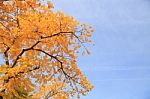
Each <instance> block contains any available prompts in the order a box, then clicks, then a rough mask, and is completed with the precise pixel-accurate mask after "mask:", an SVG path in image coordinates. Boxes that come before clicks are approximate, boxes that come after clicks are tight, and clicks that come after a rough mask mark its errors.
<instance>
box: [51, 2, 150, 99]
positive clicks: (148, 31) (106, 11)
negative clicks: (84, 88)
mask: <svg viewBox="0 0 150 99" xmlns="http://www.w3.org/2000/svg"><path fill="white" fill-rule="evenodd" d="M53 3H54V6H55V9H58V10H61V11H63V12H64V13H65V14H67V15H71V16H74V18H76V19H77V20H79V21H80V22H84V23H87V24H89V25H92V26H93V28H94V30H95V32H94V34H93V37H92V40H93V42H94V43H95V45H96V46H93V47H90V48H89V49H90V50H91V53H92V54H91V55H90V56H84V57H79V60H78V64H79V66H80V68H81V70H82V71H83V72H84V74H85V76H86V77H87V78H88V79H89V80H90V81H91V83H92V84H93V85H94V86H95V88H94V89H93V90H92V91H91V92H90V93H89V94H88V96H86V97H82V98H81V99H150V0H53Z"/></svg>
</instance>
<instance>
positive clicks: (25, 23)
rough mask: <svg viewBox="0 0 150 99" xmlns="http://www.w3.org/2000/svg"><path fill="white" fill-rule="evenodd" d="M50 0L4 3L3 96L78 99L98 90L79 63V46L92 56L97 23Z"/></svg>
mask: <svg viewBox="0 0 150 99" xmlns="http://www.w3.org/2000/svg"><path fill="white" fill-rule="evenodd" d="M2 1H3V0H2ZM45 2H46V3H43V2H41V1H37V0H10V1H8V0H5V1H4V2H1V5H0V54H1V56H3V58H2V60H4V62H2V63H1V66H0V98H4V99H26V98H33V99H40V98H42V99H49V98H52V99H68V98H69V97H78V98H79V97H80V95H86V93H87V92H89V91H90V90H91V89H92V88H93V86H92V85H91V84H90V82H89V81H88V80H87V79H86V77H85V76H84V75H83V73H82V72H81V71H80V69H79V68H78V66H77V63H76V59H77V55H78V53H79V51H81V50H78V49H79V48H82V49H83V54H84V53H85V52H86V53H88V54H89V51H88V50H87V48H86V47H85V46H84V45H85V44H84V43H88V42H91V41H90V39H89V38H90V36H91V32H93V30H92V27H91V26H87V25H86V24H79V22H78V21H76V20H75V19H74V18H73V17H71V16H66V15H64V14H63V13H62V12H60V11H57V12H55V11H53V9H52V8H53V5H52V3H51V2H50V1H48V0H47V1H46V0H45Z"/></svg>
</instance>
